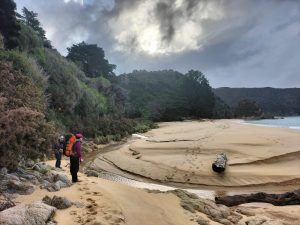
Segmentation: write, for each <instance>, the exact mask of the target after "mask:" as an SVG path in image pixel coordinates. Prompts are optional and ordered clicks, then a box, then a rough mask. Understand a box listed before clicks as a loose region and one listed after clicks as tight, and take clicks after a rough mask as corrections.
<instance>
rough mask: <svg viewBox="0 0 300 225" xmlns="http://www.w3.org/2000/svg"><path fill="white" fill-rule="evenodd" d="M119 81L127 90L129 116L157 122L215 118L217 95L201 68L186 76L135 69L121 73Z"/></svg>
mask: <svg viewBox="0 0 300 225" xmlns="http://www.w3.org/2000/svg"><path fill="white" fill-rule="evenodd" d="M118 84H119V85H120V86H121V87H122V88H124V89H125V90H126V91H127V93H128V103H127V105H126V114H127V116H129V117H145V118H148V119H151V120H155V121H172V120H180V119H181V118H183V117H195V118H203V117H204V118H211V117H212V113H213V109H214V105H215V97H214V94H213V92H212V90H211V87H210V86H209V84H208V81H207V80H206V78H205V77H204V76H203V74H202V73H201V72H199V71H193V70H191V71H189V72H188V73H187V74H185V75H183V74H181V73H179V72H177V71H173V70H163V71H152V72H148V71H144V70H142V71H134V72H132V73H130V74H123V75H120V76H119V77H118Z"/></svg>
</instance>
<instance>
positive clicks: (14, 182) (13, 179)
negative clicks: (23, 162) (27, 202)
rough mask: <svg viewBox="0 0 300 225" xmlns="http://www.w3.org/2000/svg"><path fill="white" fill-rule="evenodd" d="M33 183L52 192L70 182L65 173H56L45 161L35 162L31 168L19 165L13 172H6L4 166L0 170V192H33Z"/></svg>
mask: <svg viewBox="0 0 300 225" xmlns="http://www.w3.org/2000/svg"><path fill="white" fill-rule="evenodd" d="M30 165H32V162H31V163H30ZM33 185H34V186H40V188H42V189H47V190H48V191H50V192H54V191H59V190H60V189H61V188H65V187H70V186H71V185H72V182H71V181H70V180H69V179H68V177H67V176H66V175H63V174H60V173H57V171H55V170H54V168H52V167H51V166H49V165H47V164H45V163H37V164H35V165H34V166H33V167H32V168H26V169H24V168H21V167H19V168H17V170H15V171H14V172H13V173H8V171H7V169H6V168H2V169H1V170H0V192H1V193H14V194H21V195H28V194H32V193H33V191H34V186H33Z"/></svg>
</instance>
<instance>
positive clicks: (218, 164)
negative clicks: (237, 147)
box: [212, 153, 227, 173]
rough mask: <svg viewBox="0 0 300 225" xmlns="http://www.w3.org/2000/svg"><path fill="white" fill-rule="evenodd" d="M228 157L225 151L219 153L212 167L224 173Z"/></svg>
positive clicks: (217, 171)
mask: <svg viewBox="0 0 300 225" xmlns="http://www.w3.org/2000/svg"><path fill="white" fill-rule="evenodd" d="M226 163H227V157H226V155H225V153H221V154H219V155H217V159H216V160H215V161H214V162H213V164H212V169H213V171H215V172H216V173H222V172H224V171H225V169H226Z"/></svg>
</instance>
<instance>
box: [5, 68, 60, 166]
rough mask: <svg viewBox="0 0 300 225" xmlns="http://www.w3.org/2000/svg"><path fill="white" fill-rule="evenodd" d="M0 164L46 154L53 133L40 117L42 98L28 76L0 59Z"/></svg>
mask: <svg viewBox="0 0 300 225" xmlns="http://www.w3.org/2000/svg"><path fill="white" fill-rule="evenodd" d="M0 79H1V83H0V90H1V93H0V136H1V139H0V165H1V166H5V167H8V168H10V169H14V168H16V166H17V165H18V162H19V161H21V159H27V158H31V159H36V158H40V157H42V156H43V155H45V154H46V155H47V154H48V153H49V152H48V150H49V147H50V145H51V143H52V142H53V140H54V137H55V136H56V135H55V134H56V129H55V128H54V126H53V124H52V123H48V122H47V121H46V120H45V119H44V114H43V111H45V109H46V103H45V98H44V96H43V91H42V90H41V88H39V87H37V86H35V84H34V83H33V82H32V80H31V79H30V78H29V77H26V76H24V75H22V74H21V73H20V72H18V71H15V70H13V68H12V66H11V65H9V64H7V63H3V62H0Z"/></svg>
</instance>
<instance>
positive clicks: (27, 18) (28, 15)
mask: <svg viewBox="0 0 300 225" xmlns="http://www.w3.org/2000/svg"><path fill="white" fill-rule="evenodd" d="M22 12H23V15H22V16H21V21H22V22H23V23H24V24H25V25H27V26H29V27H31V28H32V29H33V30H34V31H36V32H37V34H38V36H39V37H40V38H41V39H42V40H43V42H44V47H46V48H52V45H51V42H50V41H49V40H48V39H47V38H46V32H45V30H44V29H43V28H42V27H41V24H40V21H39V20H38V19H37V17H38V14H37V13H35V12H33V11H29V10H28V9H27V8H26V7H24V8H23V9H22Z"/></svg>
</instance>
